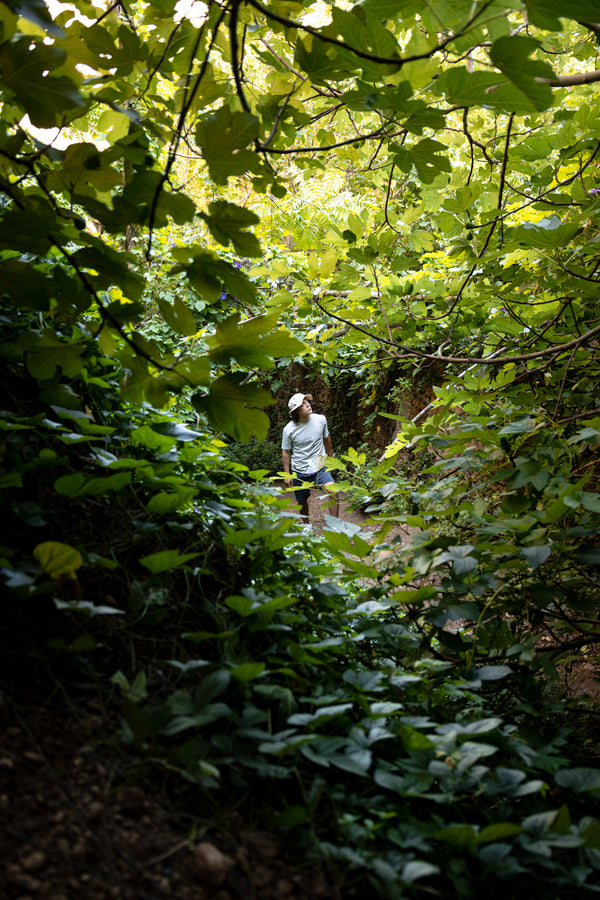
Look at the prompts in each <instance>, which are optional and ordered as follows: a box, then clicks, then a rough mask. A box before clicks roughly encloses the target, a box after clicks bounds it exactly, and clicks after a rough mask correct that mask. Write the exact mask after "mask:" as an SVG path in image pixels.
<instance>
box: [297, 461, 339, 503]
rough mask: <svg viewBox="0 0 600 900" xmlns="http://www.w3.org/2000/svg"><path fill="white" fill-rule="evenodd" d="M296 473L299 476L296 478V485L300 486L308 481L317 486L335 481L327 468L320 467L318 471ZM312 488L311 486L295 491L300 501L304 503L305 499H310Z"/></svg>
mask: <svg viewBox="0 0 600 900" xmlns="http://www.w3.org/2000/svg"><path fill="white" fill-rule="evenodd" d="M296 475H297V478H294V487H300V486H301V485H302V484H306V482H308V481H310V482H311V483H312V484H314V486H315V487H321V486H322V485H324V484H331V483H332V481H333V476H332V475H330V473H329V472H328V471H327V469H325V468H323V469H319V471H318V472H309V473H308V474H306V473H303V472H297V473H296ZM310 490H311V489H310V488H304V489H303V490H301V491H294V494H295V495H296V500H297V501H298V503H304V501H305V500H308V498H309V497H310Z"/></svg>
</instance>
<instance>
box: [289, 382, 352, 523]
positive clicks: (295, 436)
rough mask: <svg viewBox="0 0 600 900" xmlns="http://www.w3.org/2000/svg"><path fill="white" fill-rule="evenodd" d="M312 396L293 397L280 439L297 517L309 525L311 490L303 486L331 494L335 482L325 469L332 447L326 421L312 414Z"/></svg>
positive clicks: (337, 506) (335, 513)
mask: <svg viewBox="0 0 600 900" xmlns="http://www.w3.org/2000/svg"><path fill="white" fill-rule="evenodd" d="M312 399H313V398H312V394H301V393H298V394H294V395H293V397H290V400H289V401H288V409H289V411H290V415H291V417H292V420H291V422H288V423H287V425H286V426H285V427H284V429H283V434H282V437H281V463H282V465H283V471H284V472H285V473H286V474H288V475H289V477H287V478H284V484H285V486H286V487H288V488H290V487H292V486H293V487H295V488H298V490H296V491H294V493H295V495H296V500H297V501H298V503H299V504H300V514H301V516H302V517H303V519H304V521H305V522H306V523H307V524H308V519H309V514H308V498H309V497H310V488H308V487H304V486H303V483H306V482H312V483H313V484H314V485H315V486H316V487H319V488H324V489H325V490H326V491H330V492H331V491H334V490H335V486H334V480H333V477H332V475H331V473H330V472H328V471H327V470H326V469H325V465H324V463H325V457H326V455H327V456H331V457H332V456H333V445H332V442H331V436H330V434H329V428H328V427H327V419H326V418H325V416H321V415H319V414H318V413H314V412H313V411H312V405H311V404H312ZM332 511H333V515H334V516H337V515H338V513H339V501H337V500H336V501H335V502H334V504H333V510H332Z"/></svg>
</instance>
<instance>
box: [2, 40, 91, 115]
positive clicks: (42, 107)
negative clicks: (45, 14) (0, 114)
mask: <svg viewBox="0 0 600 900" xmlns="http://www.w3.org/2000/svg"><path fill="white" fill-rule="evenodd" d="M64 60H65V53H64V51H63V50H61V49H60V48H59V47H58V46H54V45H47V44H42V43H41V42H39V43H38V42H36V41H35V40H34V41H32V39H31V38H30V37H27V36H21V37H18V38H15V39H13V40H12V41H4V43H2V44H0V70H1V71H2V81H3V83H4V85H5V86H6V87H7V88H8V89H9V90H11V91H13V93H14V94H16V96H17V97H18V99H19V101H20V102H21V103H22V104H23V108H24V110H25V112H26V113H27V114H28V115H29V118H30V120H31V122H32V123H33V124H34V125H37V126H38V127H39V128H52V127H53V126H55V125H63V124H64V121H65V118H67V119H68V118H73V117H74V116H75V115H81V113H82V112H83V110H84V109H85V107H86V106H87V102H86V100H85V99H84V98H83V97H82V95H81V94H80V93H79V90H78V88H77V85H76V84H75V82H74V81H72V80H71V79H70V78H68V77H67V76H66V75H58V76H57V75H52V74H50V73H51V72H52V70H53V69H56V68H58V67H59V66H61V65H62V64H63V62H64Z"/></svg>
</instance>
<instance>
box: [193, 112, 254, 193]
mask: <svg viewBox="0 0 600 900" xmlns="http://www.w3.org/2000/svg"><path fill="white" fill-rule="evenodd" d="M257 137H258V119H257V118H256V116H253V115H252V114H251V113H248V112H233V113H232V112H231V110H230V109H229V107H228V106H222V107H221V108H220V109H218V110H217V111H216V112H214V113H209V115H207V116H206V117H205V118H204V119H203V120H202V121H201V122H200V124H199V125H198V126H197V128H196V142H197V143H198V145H199V146H200V147H201V149H202V155H203V157H204V160H205V162H206V164H207V166H208V168H209V171H210V174H211V177H212V178H213V179H214V181H215V182H216V184H227V179H228V178H230V177H232V176H234V175H243V174H244V172H247V171H250V172H253V171H256V170H257V162H258V160H257V157H256V155H255V154H254V153H253V152H252V151H251V150H247V149H245V148H246V147H248V145H249V144H250V143H251V142H252V141H254V140H255V139H256V138H257Z"/></svg>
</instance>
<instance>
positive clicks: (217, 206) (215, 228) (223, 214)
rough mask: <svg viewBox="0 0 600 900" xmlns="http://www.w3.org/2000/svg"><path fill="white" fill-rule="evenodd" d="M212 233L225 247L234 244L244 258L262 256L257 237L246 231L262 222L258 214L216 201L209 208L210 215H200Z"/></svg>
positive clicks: (222, 201)
mask: <svg viewBox="0 0 600 900" xmlns="http://www.w3.org/2000/svg"><path fill="white" fill-rule="evenodd" d="M200 217H201V218H202V219H204V221H205V222H206V224H207V225H208V228H209V230H210V233H211V234H212V236H213V237H214V239H215V240H216V241H218V242H219V243H220V244H221V245H222V246H223V247H228V246H229V244H233V247H234V249H235V250H236V251H237V252H238V253H240V254H241V255H244V256H260V255H261V250H260V244H259V242H258V239H257V238H256V237H255V235H253V234H251V233H249V232H247V231H246V230H245V229H246V228H249V227H250V226H251V225H257V224H258V223H259V221H260V219H259V217H258V216H257V215H256V213H253V212H251V211H250V210H248V209H245V208H244V207H242V206H236V204H235V203H229V202H227V201H226V200H215V201H213V202H212V203H211V204H209V207H208V213H200Z"/></svg>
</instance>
